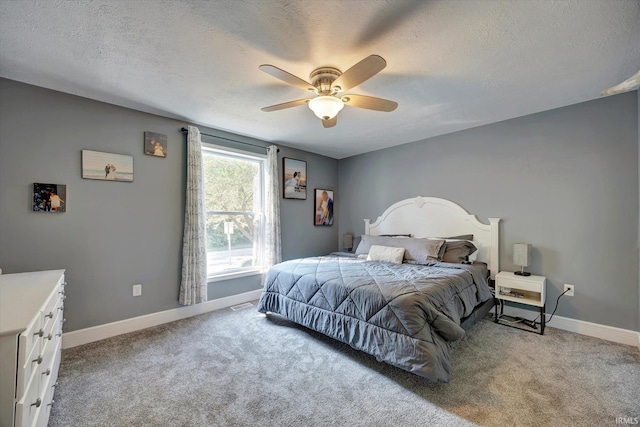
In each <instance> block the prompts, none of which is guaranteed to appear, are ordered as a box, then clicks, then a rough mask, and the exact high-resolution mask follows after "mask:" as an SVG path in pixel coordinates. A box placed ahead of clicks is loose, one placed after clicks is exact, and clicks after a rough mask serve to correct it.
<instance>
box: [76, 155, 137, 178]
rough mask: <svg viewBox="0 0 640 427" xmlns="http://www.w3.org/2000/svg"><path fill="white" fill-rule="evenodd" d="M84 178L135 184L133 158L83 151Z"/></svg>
mask: <svg viewBox="0 0 640 427" xmlns="http://www.w3.org/2000/svg"><path fill="white" fill-rule="evenodd" d="M82 177H83V178H84V179H98V180H102V181H120V182H133V156H127V155H126V154H112V153H103V152H101V151H91V150H82Z"/></svg>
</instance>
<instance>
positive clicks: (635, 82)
mask: <svg viewBox="0 0 640 427" xmlns="http://www.w3.org/2000/svg"><path fill="white" fill-rule="evenodd" d="M638 86H640V71H638V72H637V73H635V74H634V75H633V76H631V77H629V78H628V79H627V80H625V81H623V82H622V83H619V84H617V85H615V86H612V87H610V88H609V89H605V90H603V91H602V92H600V94H601V95H615V94H617V93H622V92H627V91H630V90H634V89H636V88H638Z"/></svg>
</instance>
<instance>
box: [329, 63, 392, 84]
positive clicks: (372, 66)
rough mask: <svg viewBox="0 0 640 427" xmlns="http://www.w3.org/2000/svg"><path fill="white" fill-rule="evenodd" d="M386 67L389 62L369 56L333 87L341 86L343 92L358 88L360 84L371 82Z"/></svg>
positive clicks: (346, 72)
mask: <svg viewBox="0 0 640 427" xmlns="http://www.w3.org/2000/svg"><path fill="white" fill-rule="evenodd" d="M386 66H387V61H385V60H384V59H383V58H382V57H381V56H378V55H371V56H367V57H366V58H364V59H363V60H362V61H360V62H358V63H357V64H356V65H354V66H353V67H351V68H349V69H348V70H347V71H345V72H344V73H342V75H341V76H340V77H338V78H337V79H336V80H335V81H334V82H333V85H332V86H333V87H336V86H340V89H341V90H342V91H346V90H349V89H351V88H352V87H356V86H358V85H359V84H360V83H363V82H365V81H367V80H369V79H370V78H371V77H373V76H375V75H376V74H378V73H379V72H380V71H382V69H384V67H386Z"/></svg>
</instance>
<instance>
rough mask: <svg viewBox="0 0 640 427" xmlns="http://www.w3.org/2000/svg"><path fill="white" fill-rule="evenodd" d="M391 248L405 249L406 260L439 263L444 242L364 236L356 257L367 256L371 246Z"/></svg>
mask: <svg viewBox="0 0 640 427" xmlns="http://www.w3.org/2000/svg"><path fill="white" fill-rule="evenodd" d="M373 245H379V246H391V247H394V248H404V249H405V253H404V258H405V259H407V260H416V261H439V260H440V258H439V256H440V253H441V249H442V247H443V246H444V240H436V239H414V238H409V237H383V236H370V235H366V234H365V235H363V236H362V239H361V240H360V244H359V245H358V248H357V249H356V255H361V254H367V253H369V250H370V249H371V246H373Z"/></svg>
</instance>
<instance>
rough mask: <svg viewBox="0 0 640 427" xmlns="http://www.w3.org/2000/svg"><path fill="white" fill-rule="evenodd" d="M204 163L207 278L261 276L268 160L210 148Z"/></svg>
mask: <svg viewBox="0 0 640 427" xmlns="http://www.w3.org/2000/svg"><path fill="white" fill-rule="evenodd" d="M202 162H203V171H204V176H203V180H204V191H205V209H206V227H207V228H206V232H207V275H208V276H209V278H213V279H215V278H218V279H220V278H229V277H233V276H239V275H244V274H249V273H256V272H258V271H261V270H262V263H263V259H262V254H263V253H264V250H263V242H264V237H263V236H264V227H263V226H262V224H263V223H264V217H263V213H264V174H265V163H266V159H265V158H264V157H260V156H259V155H250V154H241V153H239V152H235V151H231V150H227V149H218V148H212V147H209V146H207V147H203V149H202Z"/></svg>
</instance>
